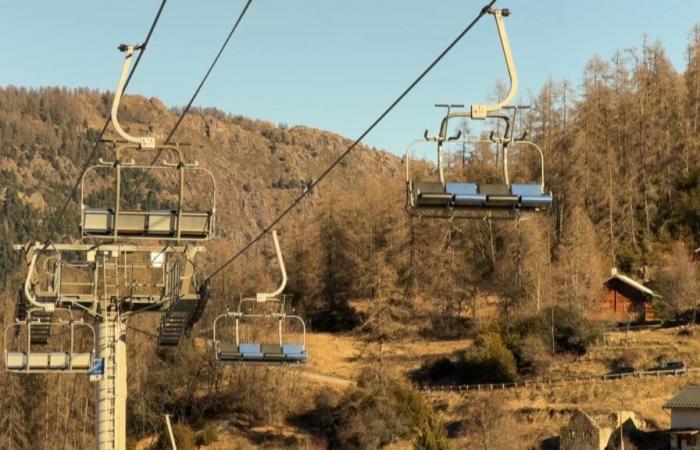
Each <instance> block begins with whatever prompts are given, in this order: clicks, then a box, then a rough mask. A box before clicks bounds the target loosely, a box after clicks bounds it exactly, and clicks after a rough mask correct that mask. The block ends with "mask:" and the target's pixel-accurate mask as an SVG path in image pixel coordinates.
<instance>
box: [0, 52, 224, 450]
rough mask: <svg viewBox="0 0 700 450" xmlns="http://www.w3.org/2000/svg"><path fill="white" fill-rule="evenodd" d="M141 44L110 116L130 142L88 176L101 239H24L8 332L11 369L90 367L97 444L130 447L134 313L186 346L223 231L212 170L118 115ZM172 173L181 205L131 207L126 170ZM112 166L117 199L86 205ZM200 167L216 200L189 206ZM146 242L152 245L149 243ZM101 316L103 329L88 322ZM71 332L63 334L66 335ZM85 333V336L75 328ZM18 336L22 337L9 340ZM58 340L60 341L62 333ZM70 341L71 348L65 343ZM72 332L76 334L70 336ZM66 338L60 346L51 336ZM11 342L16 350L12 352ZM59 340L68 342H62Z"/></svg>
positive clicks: (86, 217)
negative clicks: (92, 179)
mask: <svg viewBox="0 0 700 450" xmlns="http://www.w3.org/2000/svg"><path fill="white" fill-rule="evenodd" d="M138 49H139V47H135V46H127V45H124V46H121V47H120V50H122V51H124V52H125V53H126V58H125V60H124V64H123V65H122V71H121V77H120V80H119V85H118V88H117V92H116V95H115V97H114V102H113V104H112V110H111V121H112V124H113V125H114V128H115V130H116V131H117V133H118V134H119V135H120V136H121V138H122V139H123V141H110V142H111V144H112V146H111V148H112V150H113V154H114V158H113V160H111V161H105V160H103V159H100V162H99V164H98V165H95V166H92V167H89V168H87V169H86V170H85V171H84V172H83V176H82V180H81V202H80V203H81V222H80V230H81V238H83V239H84V240H89V241H92V243H89V244H88V243H77V244H74V243H52V242H48V243H40V242H33V243H28V244H23V245H16V246H15V249H16V250H18V251H22V252H23V253H24V257H25V261H26V266H27V275H26V278H25V282H24V286H23V288H22V289H21V292H20V298H19V303H18V308H17V318H16V322H15V323H13V324H11V325H10V326H9V327H8V328H7V329H6V330H5V336H6V339H5V342H6V348H5V352H4V360H5V368H6V370H9V371H13V372H21V373H37V372H40V373H89V374H90V377H91V379H93V380H94V381H97V390H96V414H95V433H96V446H97V449H98V450H124V449H125V448H126V398H127V378H126V374H127V360H126V329H127V323H128V320H129V317H131V316H132V315H134V314H141V313H153V314H159V315H160V321H159V326H158V344H159V345H161V346H177V345H178V344H179V343H180V340H181V338H182V336H183V335H184V334H185V333H187V332H188V330H189V329H191V327H192V326H193V325H194V323H195V322H196V321H197V320H198V319H199V317H200V316H201V314H202V311H203V309H204V306H205V305H206V301H207V299H208V296H209V289H208V285H207V284H206V283H200V282H199V281H198V280H197V278H196V270H195V267H196V261H195V258H196V256H197V255H198V254H199V253H201V252H203V251H204V247H202V246H197V245H194V244H195V243H196V242H197V241H205V240H208V239H211V238H212V237H214V233H215V226H214V224H215V210H216V208H215V204H216V185H215V182H214V178H213V176H212V174H211V173H210V172H209V171H207V170H206V169H202V168H199V167H198V164H197V163H196V162H191V163H190V162H188V161H186V159H185V155H184V153H183V151H182V148H181V147H182V146H181V145H179V144H172V145H158V144H157V143H156V141H155V139H154V138H153V137H152V136H145V137H134V136H131V135H129V134H127V133H126V132H125V131H124V130H123V129H122V127H121V126H120V124H119V120H118V117H117V112H118V108H119V102H120V99H121V96H122V93H123V90H124V85H125V82H126V79H127V75H128V72H129V64H130V60H131V58H132V56H133V53H134V51H135V50H138ZM126 152H136V153H139V154H144V153H146V152H167V153H169V154H170V155H174V156H175V159H174V160H171V161H162V163H160V164H155V165H137V164H135V163H134V162H133V160H127V159H125V154H126ZM133 169H141V170H144V171H149V170H159V171H170V172H171V173H172V174H173V175H174V176H173V177H171V178H174V179H177V180H178V189H177V190H178V193H177V195H176V201H175V202H174V205H173V208H171V209H168V210H163V209H159V210H138V209H133V208H131V209H129V208H126V207H123V206H122V201H123V199H122V198H121V197H122V186H123V185H124V183H125V180H123V179H122V174H123V172H124V171H125V170H133ZM97 171H106V172H109V173H112V174H113V175H114V177H113V179H114V184H113V187H112V189H113V196H111V197H108V198H111V199H112V204H111V205H110V206H109V207H108V208H102V209H98V208H92V207H90V206H89V205H87V204H86V196H85V195H84V194H85V192H84V191H85V189H86V181H85V176H86V174H89V173H91V172H97ZM192 172H198V173H202V174H204V175H205V177H207V178H208V179H209V180H210V185H211V186H212V191H211V192H210V195H209V198H208V202H209V204H208V205H207V206H206V207H205V208H204V209H202V210H198V209H187V208H186V207H185V201H184V198H185V177H186V175H187V174H188V173H192ZM143 242H146V243H143ZM77 315H81V316H82V317H83V318H87V319H88V320H91V321H93V320H94V325H92V324H91V323H88V321H87V320H85V319H83V318H81V319H76V318H75V317H74V316H77ZM61 330H63V331H61ZM57 331H58V332H57ZM77 332H82V334H81V335H80V337H78V338H76V333H77ZM9 335H13V336H14V337H15V339H8V336H9ZM57 336H58V338H57ZM62 336H63V337H64V340H65V339H68V344H65V345H64V343H63V342H62V341H61V340H60V338H61V337H62ZM65 336H69V338H65ZM54 339H55V340H58V341H59V342H57V343H54V342H52V340H54ZM9 342H12V343H13V346H12V348H7V346H8V343H9ZM59 344H60V345H59Z"/></svg>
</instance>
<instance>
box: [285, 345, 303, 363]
mask: <svg viewBox="0 0 700 450" xmlns="http://www.w3.org/2000/svg"><path fill="white" fill-rule="evenodd" d="M282 353H284V359H286V360H288V361H294V362H305V361H306V352H305V351H304V346H303V345H300V344H284V345H282Z"/></svg>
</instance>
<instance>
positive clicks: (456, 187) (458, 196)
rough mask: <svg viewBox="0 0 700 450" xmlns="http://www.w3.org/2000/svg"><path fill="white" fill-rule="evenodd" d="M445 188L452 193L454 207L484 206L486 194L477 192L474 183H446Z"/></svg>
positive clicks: (477, 188) (477, 189)
mask: <svg viewBox="0 0 700 450" xmlns="http://www.w3.org/2000/svg"><path fill="white" fill-rule="evenodd" d="M446 190H447V192H449V193H450V194H452V201H453V204H454V207H455V208H459V207H472V206H484V204H485V203H486V195H484V194H480V193H479V187H478V186H477V185H476V183H446Z"/></svg>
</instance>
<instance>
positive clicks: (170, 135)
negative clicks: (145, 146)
mask: <svg viewBox="0 0 700 450" xmlns="http://www.w3.org/2000/svg"><path fill="white" fill-rule="evenodd" d="M251 3H253V0H248V1H246V3H245V5H244V6H243V9H242V10H241V13H240V14H239V15H238V19H236V22H234V24H233V27H231V31H229V33H228V35H227V36H226V39H225V40H224V43H223V44H222V45H221V48H220V49H219V52H218V53H217V54H216V57H215V58H214V60H213V61H212V62H211V64H210V65H209V69H208V70H207V72H206V73H205V74H204V77H203V78H202V81H200V82H199V85H198V86H197V89H195V91H194V93H193V94H192V97H190V101H189V102H187V105H186V106H185V108H184V109H183V110H182V113H180V117H178V119H177V122H175V126H174V127H173V128H172V130H170V133H168V137H166V138H165V141H164V143H165V144H169V143H170V140H171V139H172V138H173V136H174V135H175V132H176V131H177V129H178V128H180V125H181V124H182V121H183V120H184V119H185V116H186V115H187V113H188V112H189V111H190V108H192V104H193V103H194V101H195V99H196V98H197V96H198V95H199V91H201V90H202V87H203V86H204V83H206V82H207V79H208V78H209V75H210V74H211V72H212V70H214V66H216V63H218V62H219V58H221V55H222V54H223V53H224V50H225V49H226V46H227V45H228V43H229V41H230V40H231V38H232V37H233V35H234V34H235V33H236V30H237V29H238V25H239V24H240V23H241V21H242V20H243V17H244V16H245V13H246V12H247V11H248V7H250V4H251ZM162 152H163V151H162V150H158V152H157V153H156V156H155V157H154V158H153V160H152V161H151V163H150V164H149V166H153V165H155V164H156V162H157V161H158V158H160V155H161V154H162ZM147 173H148V170H146V172H145V173H144V174H143V176H142V177H141V178H139V180H137V181H136V185H137V186H138V185H139V184H140V183H141V181H143V179H144V178H145V176H146V174H147Z"/></svg>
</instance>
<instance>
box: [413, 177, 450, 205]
mask: <svg viewBox="0 0 700 450" xmlns="http://www.w3.org/2000/svg"><path fill="white" fill-rule="evenodd" d="M414 190H415V198H416V205H418V206H448V205H449V204H450V203H451V202H452V194H450V193H449V192H447V191H445V187H444V186H443V185H442V183H439V182H425V181H422V182H417V183H415V185H414Z"/></svg>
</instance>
